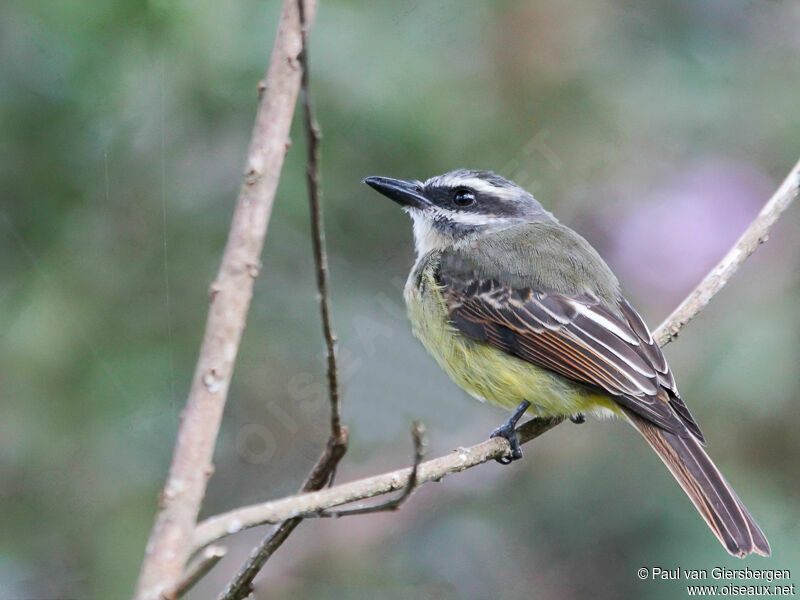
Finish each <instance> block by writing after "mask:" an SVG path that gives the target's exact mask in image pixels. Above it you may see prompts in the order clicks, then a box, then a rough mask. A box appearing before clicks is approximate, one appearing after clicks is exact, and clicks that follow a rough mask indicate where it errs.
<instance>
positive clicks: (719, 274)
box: [655, 161, 800, 346]
mask: <svg viewBox="0 0 800 600" xmlns="http://www.w3.org/2000/svg"><path fill="white" fill-rule="evenodd" d="M798 186H800V161H798V162H797V164H795V166H794V167H793V168H792V170H791V171H789V174H788V175H787V176H786V179H784V180H783V183H782V184H781V185H780V187H779V188H778V189H777V190H776V191H775V193H774V194H773V195H772V198H770V199H769V201H768V202H767V203H766V204H765V205H764V206H763V208H762V209H761V211H760V212H759V213H758V216H757V217H756V218H755V220H754V221H753V222H752V223H750V225H749V226H748V228H747V229H746V230H745V232H744V233H743V234H742V236H741V237H740V238H739V239H738V240H737V241H736V243H735V244H734V245H733V248H731V249H730V251H729V252H728V253H727V254H726V255H725V256H724V257H723V259H722V260H721V261H720V262H719V263H718V264H717V266H716V267H714V269H713V270H712V271H711V272H710V273H709V274H708V275H706V277H705V279H703V281H702V282H701V283H700V285H698V286H697V287H696V288H695V289H694V290H693V291H692V293H691V294H689V295H688V296H687V297H686V299H685V300H684V301H683V302H681V303H680V306H678V308H676V309H675V310H674V311H673V312H672V314H671V315H670V316H669V317H667V319H666V320H665V321H664V322H663V323H662V324H661V325H659V326H658V332H659V333H658V335H656V338H655V339H656V341H657V342H658V345H659V346H663V345H664V344H667V343H669V342H671V341H672V340H674V339H675V338H676V337H677V336H678V332H679V331H680V330H681V328H682V327H683V326H684V325H686V324H687V323H688V322H689V321H691V320H692V319H693V318H694V316H695V315H696V314H697V313H699V312H700V311H701V310H703V309H704V308H705V307H706V305H707V304H708V303H709V301H710V300H711V298H713V297H714V295H715V294H716V293H717V292H718V291H720V290H721V289H722V288H723V287H724V286H725V284H726V283H727V282H728V280H729V279H730V278H731V276H732V275H733V274H734V273H736V270H737V269H738V268H739V266H740V265H741V264H742V263H743V262H744V261H746V260H747V259H748V257H749V256H750V255H751V254H752V253H753V252H755V251H756V248H758V247H759V246H760V245H761V244H763V243H764V242H766V241H767V238H768V237H769V232H770V229H772V226H773V225H775V223H776V222H777V221H778V218H780V216H781V214H782V213H783V211H785V210H786V209H787V208H789V205H790V204H791V203H792V201H793V200H794V199H795V198H796V197H797V193H798Z"/></svg>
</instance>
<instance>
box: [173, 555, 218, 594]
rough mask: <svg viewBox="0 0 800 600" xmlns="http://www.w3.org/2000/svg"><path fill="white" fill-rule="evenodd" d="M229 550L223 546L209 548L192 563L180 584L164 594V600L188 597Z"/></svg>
mask: <svg viewBox="0 0 800 600" xmlns="http://www.w3.org/2000/svg"><path fill="white" fill-rule="evenodd" d="M226 552H227V549H225V548H223V547H222V546H209V547H208V548H204V549H203V552H202V553H201V554H200V556H198V557H197V558H196V559H195V560H194V561H192V562H191V563H190V564H189V566H188V567H186V571H185V573H184V574H183V577H182V578H181V580H180V581H179V582H178V584H177V585H176V586H175V587H174V588H173V589H172V590H171V591H167V592H164V594H163V596H164V600H177V599H178V598H181V597H182V596H185V595H186V592H188V591H189V590H190V589H192V588H193V587H194V586H195V584H197V582H198V581H200V580H201V579H202V578H203V577H205V576H206V575H207V574H208V572H209V571H210V570H211V569H213V568H214V567H215V566H216V564H217V563H218V562H219V561H221V560H222V558H223V557H224V556H225V554H226Z"/></svg>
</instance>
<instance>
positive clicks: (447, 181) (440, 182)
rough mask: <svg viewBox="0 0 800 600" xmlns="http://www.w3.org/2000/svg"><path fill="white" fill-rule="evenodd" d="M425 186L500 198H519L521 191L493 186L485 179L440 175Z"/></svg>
mask: <svg viewBox="0 0 800 600" xmlns="http://www.w3.org/2000/svg"><path fill="white" fill-rule="evenodd" d="M425 185H426V186H427V185H434V186H442V187H450V188H457V187H466V188H470V189H472V190H475V191H476V192H480V193H484V194H491V195H492V196H495V197H499V198H515V197H517V196H519V194H520V192H519V190H516V189H514V188H510V187H505V186H496V185H492V184H491V183H489V182H488V181H486V180H484V179H480V178H479V177H459V176H458V175H449V174H448V175H440V176H438V177H433V178H431V179H429V180H428V181H426V182H425Z"/></svg>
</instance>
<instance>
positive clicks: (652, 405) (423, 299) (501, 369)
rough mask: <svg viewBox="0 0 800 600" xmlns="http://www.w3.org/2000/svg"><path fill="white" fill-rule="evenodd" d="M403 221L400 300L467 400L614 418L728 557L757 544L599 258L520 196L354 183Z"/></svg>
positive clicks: (513, 451)
mask: <svg viewBox="0 0 800 600" xmlns="http://www.w3.org/2000/svg"><path fill="white" fill-rule="evenodd" d="M363 183H366V184H367V185H369V186H370V187H372V188H373V189H375V190H376V191H378V192H379V193H380V194H382V195H383V196H386V197H387V198H389V199H391V200H393V201H395V202H396V203H397V204H399V205H400V206H401V207H402V209H403V210H404V211H405V212H406V213H408V214H409V215H410V217H411V220H412V224H413V235H414V245H415V250H416V261H415V263H414V266H413V267H412V269H411V272H410V274H409V276H408V280H407V282H406V285H405V288H404V298H405V302H406V307H407V312H408V316H409V320H410V321H411V327H412V332H413V334H414V336H415V337H417V338H418V339H419V340H420V341H421V342H422V345H423V346H424V347H425V348H426V350H427V351H428V352H429V353H430V354H431V355H432V356H433V358H434V359H435V360H436V362H437V363H438V364H439V365H440V366H441V367H442V368H443V369H444V371H446V372H447V374H448V375H449V376H450V378H451V379H452V380H453V381H454V382H455V383H456V384H458V385H459V386H460V387H461V388H463V389H464V390H465V391H466V392H467V393H468V394H470V395H471V396H473V397H475V398H477V399H478V400H481V401H487V402H489V403H491V404H494V405H498V406H500V407H502V408H504V409H506V410H509V411H513V412H512V414H511V416H510V417H509V419H508V420H507V421H506V422H505V423H504V424H503V425H502V426H500V427H498V428H497V429H495V430H494V431H493V432H492V434H491V437H497V436H500V437H504V438H505V439H507V440H508V442H509V447H510V453H509V455H508V456H505V457H502V458H501V459H498V460H499V462H502V463H504V464H507V463H509V462H511V461H513V460H516V459H519V458H521V457H522V449H521V448H520V444H519V440H518V439H517V436H516V429H515V428H516V424H517V422H518V421H519V420H520V419H521V418H522V417H523V415H525V414H528V415H530V416H532V417H543V418H547V417H561V418H567V417H569V418H571V419H572V420H573V421H574V422H576V423H581V422H583V421H584V420H585V417H586V415H590V416H593V417H601V418H604V417H608V416H613V417H619V418H622V419H624V420H625V421H627V422H628V423H630V424H631V425H633V427H634V428H635V429H636V430H637V431H638V432H639V433H640V434H641V435H642V437H643V438H644V439H645V441H646V442H647V443H648V444H649V445H650V447H651V448H652V449H653V450H654V451H655V452H656V454H657V455H658V456H659V458H660V459H661V460H662V461H663V463H664V464H665V465H666V466H667V468H668V469H669V471H670V472H671V473H672V475H673V476H674V478H675V479H676V480H677V482H678V483H679V484H680V486H681V487H682V488H683V491H684V492H685V493H686V495H687V496H688V497H689V499H690V500H691V501H692V503H693V504H694V506H695V508H696V509H697V511H698V512H699V513H700V516H701V517H702V518H703V520H704V521H705V522H706V524H707V525H708V526H709V528H710V529H711V531H712V532H713V533H714V535H715V536H716V537H717V539H718V540H719V541H720V542H721V544H722V545H723V546H724V547H725V549H726V550H727V551H728V552H729V553H730V554H731V555H733V556H737V557H740V558H741V557H744V556H747V555H748V554H750V553H756V554H760V555H762V556H769V555H770V546H769V542H768V541H767V538H766V537H765V535H764V533H763V532H762V530H761V528H760V527H759V526H758V524H757V523H756V521H755V520H754V519H753V517H752V516H751V515H750V512H749V511H748V510H747V508H746V507H745V506H744V504H743V503H742V501H741V500H740V499H739V496H737V494H736V492H735V491H734V490H733V488H732V487H731V485H730V484H729V483H728V482H727V480H726V479H725V478H724V477H723V476H722V474H721V473H720V471H719V469H718V468H717V467H716V465H715V464H714V463H713V462H712V461H711V459H710V458H709V457H708V455H707V454H706V452H705V450H704V449H703V448H704V446H705V445H706V440H705V437H704V436H703V433H702V432H701V430H700V427H699V426H698V424H697V421H696V420H695V418H694V417H693V416H692V414H691V412H689V408H688V407H687V405H686V403H685V402H684V401H683V399H682V398H681V396H680V393H679V392H678V388H677V385H676V383H675V377H674V375H673V373H672V371H671V370H670V368H669V365H668V364H667V361H666V359H665V357H664V355H663V353H662V352H661V349H660V348H659V346H658V344H657V343H656V341H655V340H654V338H653V335H652V334H651V332H650V330H649V329H648V327H647V325H646V324H645V322H644V321H643V320H642V318H641V317H640V316H639V313H637V312H636V310H635V309H634V308H633V306H631V304H630V303H629V302H628V300H626V298H625V297H624V295H623V294H622V291H621V286H620V283H619V281H618V279H617V277H616V276H615V275H614V273H613V272H612V270H611V269H610V267H609V266H608V265H607V264H606V262H605V261H604V260H603V259H602V258H601V256H600V254H599V253H598V252H597V251H596V250H595V249H594V248H593V247H592V246H591V245H590V244H589V242H587V241H586V240H585V239H584V238H583V237H582V236H581V235H580V234H578V233H577V232H575V231H574V230H572V229H570V228H569V227H567V226H565V225H563V224H561V223H560V222H559V221H558V220H557V219H556V218H555V217H554V216H553V215H552V214H551V213H550V212H549V211H547V210H545V209H544V208H543V207H542V205H541V204H540V203H539V202H538V201H537V200H535V199H534V197H533V196H532V195H531V194H530V193H528V192H527V191H525V189H523V188H522V187H521V186H519V185H517V184H516V183H514V182H513V181H510V180H508V179H506V178H504V177H502V176H500V175H497V174H496V173H494V172H492V171H483V170H474V169H458V170H455V171H451V172H448V173H445V174H443V175H438V176H435V177H431V178H430V179H428V180H426V181H424V182H423V181H418V180H402V179H393V178H389V177H377V176H375V177H367V178H365V179H364V180H363Z"/></svg>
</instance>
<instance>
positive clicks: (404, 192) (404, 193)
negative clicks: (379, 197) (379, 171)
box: [364, 177, 431, 210]
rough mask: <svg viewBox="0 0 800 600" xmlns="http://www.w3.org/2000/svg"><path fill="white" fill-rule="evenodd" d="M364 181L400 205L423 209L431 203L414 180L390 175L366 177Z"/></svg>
mask: <svg viewBox="0 0 800 600" xmlns="http://www.w3.org/2000/svg"><path fill="white" fill-rule="evenodd" d="M364 183H366V184H367V185H368V186H369V187H371V188H372V189H374V190H377V191H379V192H380V193H381V194H383V195H384V196H386V197H387V198H391V199H392V200H394V201H395V202H397V203H398V204H399V205H400V206H410V207H411V208H418V209H420V210H422V209H424V208H427V207H428V206H430V205H431V201H430V200H428V199H427V198H426V197H425V196H423V195H422V190H421V188H420V185H419V184H418V183H414V182H412V181H403V180H402V179H392V178H390V177H367V178H366V179H364Z"/></svg>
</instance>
